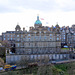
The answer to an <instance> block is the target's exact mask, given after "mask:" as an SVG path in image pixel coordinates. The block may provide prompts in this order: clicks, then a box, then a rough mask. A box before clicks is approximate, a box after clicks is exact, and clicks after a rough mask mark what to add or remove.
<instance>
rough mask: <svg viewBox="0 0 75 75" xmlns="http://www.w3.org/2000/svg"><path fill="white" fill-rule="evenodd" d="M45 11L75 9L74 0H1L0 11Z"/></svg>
mask: <svg viewBox="0 0 75 75" xmlns="http://www.w3.org/2000/svg"><path fill="white" fill-rule="evenodd" d="M26 9H27V10H28V9H29V10H31V9H32V10H39V11H43V12H55V11H63V12H66V11H75V1H74V0H68V1H67V0H0V13H6V12H24V10H26Z"/></svg>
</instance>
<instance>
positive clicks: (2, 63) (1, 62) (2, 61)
mask: <svg viewBox="0 0 75 75" xmlns="http://www.w3.org/2000/svg"><path fill="white" fill-rule="evenodd" d="M0 66H4V60H3V59H2V58H0Z"/></svg>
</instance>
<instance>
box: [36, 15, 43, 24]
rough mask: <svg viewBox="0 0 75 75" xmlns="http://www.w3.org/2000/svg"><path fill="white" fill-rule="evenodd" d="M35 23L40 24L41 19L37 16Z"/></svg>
mask: <svg viewBox="0 0 75 75" xmlns="http://www.w3.org/2000/svg"><path fill="white" fill-rule="evenodd" d="M35 24H38V25H40V24H42V23H41V21H40V20H39V16H37V20H36V22H35Z"/></svg>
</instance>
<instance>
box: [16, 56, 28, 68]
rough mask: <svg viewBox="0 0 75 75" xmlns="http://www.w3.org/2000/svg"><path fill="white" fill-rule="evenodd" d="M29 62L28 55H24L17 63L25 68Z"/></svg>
mask: <svg viewBox="0 0 75 75" xmlns="http://www.w3.org/2000/svg"><path fill="white" fill-rule="evenodd" d="M28 62H29V60H28V59H27V56H22V57H21V59H20V60H19V61H17V62H16V64H17V65H18V66H20V67H21V68H25V67H27V66H28Z"/></svg>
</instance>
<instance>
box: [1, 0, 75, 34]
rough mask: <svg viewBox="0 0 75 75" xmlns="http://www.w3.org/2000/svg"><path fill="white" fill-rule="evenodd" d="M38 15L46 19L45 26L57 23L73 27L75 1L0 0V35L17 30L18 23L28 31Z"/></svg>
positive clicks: (74, 21)
mask: <svg viewBox="0 0 75 75" xmlns="http://www.w3.org/2000/svg"><path fill="white" fill-rule="evenodd" d="M37 14H39V16H40V18H44V20H42V21H41V22H42V23H43V25H44V26H46V25H47V26H52V25H54V26H55V25H56V23H57V22H58V24H59V25H60V26H64V25H65V26H68V25H69V26H71V25H72V24H75V20H74V18H75V0H0V26H1V27H0V34H1V33H2V32H5V31H8V30H9V31H11V30H15V26H16V25H17V23H19V25H20V26H21V27H22V28H23V27H26V29H27V30H28V28H29V27H30V26H34V22H35V21H36V17H37ZM46 22H48V24H46Z"/></svg>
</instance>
